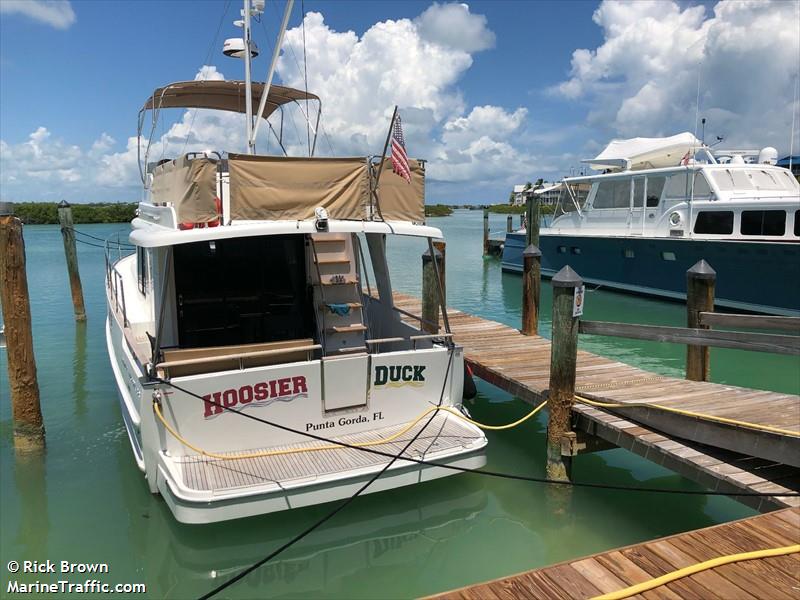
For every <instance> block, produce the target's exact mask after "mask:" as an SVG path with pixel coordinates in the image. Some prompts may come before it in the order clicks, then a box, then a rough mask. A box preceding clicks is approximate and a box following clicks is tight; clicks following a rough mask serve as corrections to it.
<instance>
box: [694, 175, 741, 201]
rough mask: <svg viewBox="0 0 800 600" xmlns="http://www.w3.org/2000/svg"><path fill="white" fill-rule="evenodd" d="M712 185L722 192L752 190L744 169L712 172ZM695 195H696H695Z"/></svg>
mask: <svg viewBox="0 0 800 600" xmlns="http://www.w3.org/2000/svg"><path fill="white" fill-rule="evenodd" d="M712 177H713V178H714V183H716V184H717V187H718V188H719V189H720V191H722V192H732V191H737V192H741V191H744V190H752V189H753V184H752V183H751V182H750V178H749V177H748V176H747V172H746V171H745V170H744V169H718V170H715V171H712ZM695 195H697V194H696V193H695Z"/></svg>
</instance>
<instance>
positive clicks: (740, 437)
mask: <svg viewBox="0 0 800 600" xmlns="http://www.w3.org/2000/svg"><path fill="white" fill-rule="evenodd" d="M394 303H395V306H397V307H398V308H400V309H402V310H404V311H407V312H409V313H413V314H420V311H421V301H420V300H419V299H417V298H413V297H411V296H406V295H402V294H395V296H394ZM448 318H449V321H450V327H451V329H452V332H453V334H454V339H455V341H456V343H458V344H460V345H462V346H463V347H464V356H465V359H466V360H467V362H468V363H469V364H470V366H471V367H472V370H473V372H474V373H475V375H476V376H478V377H480V378H481V379H483V380H485V381H487V382H489V383H491V384H493V385H495V386H497V387H499V388H501V389H503V390H505V391H507V392H509V393H511V394H514V395H515V396H518V397H519V398H521V399H523V400H525V401H526V402H529V403H532V404H538V403H539V402H541V401H542V400H543V399H545V398H546V393H547V389H548V386H549V371H550V341H549V340H547V339H545V338H542V337H539V336H525V335H522V334H521V333H520V332H519V331H518V330H516V329H513V328H511V327H508V326H507V325H503V324H502V323H497V322H494V321H489V320H486V319H482V318H480V317H476V316H473V315H469V314H466V313H463V312H461V311H458V310H455V309H452V308H449V309H448ZM576 390H577V392H578V393H580V394H581V395H583V396H585V397H587V398H590V399H592V400H597V401H602V402H613V403H624V402H628V403H632V402H648V403H653V404H660V405H663V406H668V407H672V408H680V409H683V410H690V411H693V412H698V413H703V414H708V415H714V416H717V417H724V418H728V419H736V420H742V421H748V422H752V423H757V424H759V425H765V426H769V427H775V428H780V429H785V430H788V431H789V432H797V433H798V434H800V396H796V395H791V394H778V393H774V392H766V391H758V390H751V389H747V388H741V387H736V386H730V385H721V384H716V383H706V382H696V381H687V380H685V379H677V378H673V377H665V376H660V375H655V374H653V373H649V372H647V371H643V370H642V369H638V368H636V367H632V366H630V365H626V364H624V363H621V362H618V361H614V360H611V359H608V358H604V357H601V356H596V355H594V354H591V353H589V352H585V351H580V350H579V351H578V366H577V380H576ZM573 412H574V417H575V419H574V421H575V424H576V427H577V428H578V429H580V430H583V431H586V432H588V433H590V434H593V435H596V436H598V437H600V438H603V439H604V440H606V441H608V442H610V443H612V444H615V445H617V446H620V447H623V448H626V449H628V450H630V451H632V452H634V453H636V454H639V455H641V456H643V457H645V458H647V459H648V460H651V461H653V462H656V463H658V464H661V465H663V466H665V467H666V468H669V469H671V470H673V471H676V472H678V473H680V474H682V475H684V476H686V477H688V478H690V479H693V480H695V481H697V482H698V483H700V484H701V485H704V486H706V487H708V488H710V489H712V490H719V491H726V492H731V493H734V492H737V491H740V492H774V493H776V494H777V493H786V492H794V491H800V469H798V466H800V462H798V461H800V438H798V437H794V436H791V435H787V434H781V433H769V432H765V431H760V430H755V429H751V428H746V427H742V426H737V425H729V424H723V423H718V422H712V421H707V420H701V419H698V418H694V417H688V416H684V415H677V414H673V413H667V412H664V411H660V410H655V409H650V408H642V407H632V408H620V409H611V410H607V409H598V408H594V407H591V406H588V405H586V404H579V403H576V404H575V406H574V408H573ZM739 500H741V501H742V502H743V503H745V504H749V505H750V506H752V507H754V508H756V509H758V510H772V509H775V508H782V507H786V506H800V498H797V497H790V498H769V497H750V498H747V497H740V498H739Z"/></svg>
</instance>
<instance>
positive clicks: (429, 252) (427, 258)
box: [422, 246, 442, 261]
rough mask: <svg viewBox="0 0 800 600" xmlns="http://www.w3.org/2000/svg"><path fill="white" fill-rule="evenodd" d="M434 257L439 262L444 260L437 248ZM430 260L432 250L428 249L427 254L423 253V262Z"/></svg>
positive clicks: (434, 250) (434, 249)
mask: <svg viewBox="0 0 800 600" xmlns="http://www.w3.org/2000/svg"><path fill="white" fill-rule="evenodd" d="M433 255H434V256H435V257H436V260H437V261H440V260H442V253H441V252H440V251H439V249H438V248H437V247H436V246H434V247H433ZM430 259H431V249H430V248H428V249H427V250H425V252H423V253H422V260H424V261H429V260H430Z"/></svg>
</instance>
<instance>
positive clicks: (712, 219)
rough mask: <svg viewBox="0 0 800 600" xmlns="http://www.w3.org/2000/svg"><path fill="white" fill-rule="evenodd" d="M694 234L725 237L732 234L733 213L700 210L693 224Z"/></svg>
mask: <svg viewBox="0 0 800 600" xmlns="http://www.w3.org/2000/svg"><path fill="white" fill-rule="evenodd" d="M694 232H695V233H710V234H712V235H727V234H730V233H733V212H732V211H728V210H701V211H700V212H699V213H697V219H696V220H695V222H694Z"/></svg>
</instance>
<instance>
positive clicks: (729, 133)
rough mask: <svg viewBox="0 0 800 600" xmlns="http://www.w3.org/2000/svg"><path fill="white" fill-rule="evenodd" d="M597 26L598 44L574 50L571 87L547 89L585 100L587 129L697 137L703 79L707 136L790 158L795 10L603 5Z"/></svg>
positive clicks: (799, 33)
mask: <svg viewBox="0 0 800 600" xmlns="http://www.w3.org/2000/svg"><path fill="white" fill-rule="evenodd" d="M593 19H594V21H595V23H597V24H598V25H599V26H600V27H601V28H602V29H603V33H604V36H605V40H604V42H603V44H601V45H600V46H599V47H597V48H595V49H593V50H588V49H578V50H576V51H575V52H574V53H573V56H572V68H571V72H570V77H569V79H567V80H566V81H564V82H562V83H561V84H559V85H558V86H556V87H555V88H554V90H553V91H554V92H555V93H556V94H560V95H563V96H564V97H566V98H569V99H584V100H587V101H588V102H589V103H590V104H591V105H592V107H593V108H592V110H591V112H590V113H589V116H588V120H589V123H590V124H591V125H594V126H596V127H598V128H599V129H600V130H602V131H604V132H605V133H606V134H608V135H622V136H649V135H670V134H673V133H677V132H679V131H693V130H694V127H695V111H696V108H695V107H696V98H697V83H698V73H699V75H700V115H699V116H700V117H706V118H707V120H708V125H707V132H708V134H710V135H724V136H725V137H726V145H728V144H731V145H739V146H752V147H760V146H764V145H774V146H777V147H779V148H783V149H785V150H788V146H789V135H788V130H789V128H790V123H791V115H792V105H793V92H794V82H795V77H797V75H798V68H799V67H800V65H799V62H800V61H798V56H800V27H798V22H800V3H799V2H797V1H788V2H787V1H780V0H779V1H776V2H762V1H744V0H743V1H723V2H720V3H718V4H717V5H716V6H715V7H714V9H713V14H711V15H707V14H706V11H705V8H704V7H703V6H693V7H687V8H681V5H679V4H677V3H675V2H665V1H663V0H662V1H656V2H645V1H636V2H617V1H615V2H609V1H605V2H603V3H602V4H601V5H600V7H599V8H598V9H597V10H596V11H595V13H594V16H593ZM799 109H800V107H798V106H794V110H795V111H798V110H799ZM710 135H707V138H708V137H710ZM712 139H713V138H712ZM796 146H797V143H796Z"/></svg>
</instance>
